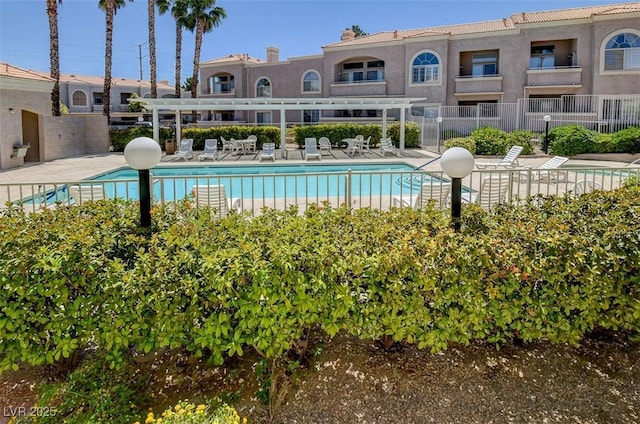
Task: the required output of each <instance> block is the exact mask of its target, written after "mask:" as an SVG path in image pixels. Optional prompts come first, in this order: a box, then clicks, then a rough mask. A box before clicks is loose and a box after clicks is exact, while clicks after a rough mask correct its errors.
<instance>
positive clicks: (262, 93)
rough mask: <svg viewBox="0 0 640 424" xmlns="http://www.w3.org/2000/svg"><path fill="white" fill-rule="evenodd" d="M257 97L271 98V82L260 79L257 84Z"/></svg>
mask: <svg viewBox="0 0 640 424" xmlns="http://www.w3.org/2000/svg"><path fill="white" fill-rule="evenodd" d="M256 97H271V81H269V80H268V79H267V78H260V79H259V80H258V82H257V83H256Z"/></svg>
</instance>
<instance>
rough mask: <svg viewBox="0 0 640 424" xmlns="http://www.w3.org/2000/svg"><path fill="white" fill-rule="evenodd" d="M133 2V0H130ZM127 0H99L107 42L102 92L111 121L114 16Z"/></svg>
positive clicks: (104, 111)
mask: <svg viewBox="0 0 640 424" xmlns="http://www.w3.org/2000/svg"><path fill="white" fill-rule="evenodd" d="M129 1H130V2H133V0H129ZM125 4H126V2H125V0H99V2H98V6H99V7H100V9H102V10H103V11H104V13H105V17H106V31H105V32H106V42H105V54H104V88H103V92H102V101H103V112H102V113H103V114H104V115H105V116H106V117H107V121H111V111H110V109H111V65H112V62H113V57H112V56H113V18H114V16H115V14H116V10H118V9H120V8H121V7H124V5H125Z"/></svg>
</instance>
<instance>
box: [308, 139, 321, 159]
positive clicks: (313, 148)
mask: <svg viewBox="0 0 640 424" xmlns="http://www.w3.org/2000/svg"><path fill="white" fill-rule="evenodd" d="M310 158H311V159H312V158H317V159H318V160H322V153H320V151H319V150H318V144H317V143H316V139H315V137H308V138H305V139H304V160H309V159H310Z"/></svg>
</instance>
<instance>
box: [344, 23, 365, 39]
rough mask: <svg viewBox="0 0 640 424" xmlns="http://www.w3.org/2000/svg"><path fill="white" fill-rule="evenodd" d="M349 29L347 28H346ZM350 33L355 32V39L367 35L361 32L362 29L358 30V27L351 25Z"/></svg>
mask: <svg viewBox="0 0 640 424" xmlns="http://www.w3.org/2000/svg"><path fill="white" fill-rule="evenodd" d="M347 29H349V28H347ZM350 29H351V31H353V32H355V34H356V37H363V36H365V35H369V34H367V33H366V32H364V31H363V29H362V28H360V25H351V28H350Z"/></svg>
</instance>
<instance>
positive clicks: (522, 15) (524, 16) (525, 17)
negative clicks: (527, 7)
mask: <svg viewBox="0 0 640 424" xmlns="http://www.w3.org/2000/svg"><path fill="white" fill-rule="evenodd" d="M520 16H521V17H522V21H526V20H527V14H526V13H524V12H521V13H520Z"/></svg>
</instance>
